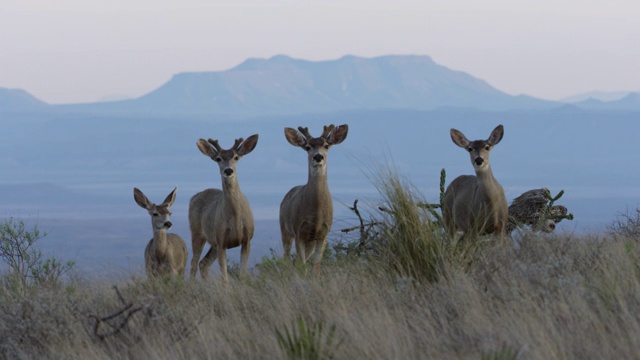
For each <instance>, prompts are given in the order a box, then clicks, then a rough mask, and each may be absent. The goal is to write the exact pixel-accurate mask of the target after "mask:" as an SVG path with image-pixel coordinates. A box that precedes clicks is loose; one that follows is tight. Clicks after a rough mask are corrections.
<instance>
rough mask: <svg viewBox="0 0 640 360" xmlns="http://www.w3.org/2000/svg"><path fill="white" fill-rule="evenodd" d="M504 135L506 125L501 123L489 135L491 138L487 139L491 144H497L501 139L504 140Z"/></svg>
mask: <svg viewBox="0 0 640 360" xmlns="http://www.w3.org/2000/svg"><path fill="white" fill-rule="evenodd" d="M502 136H504V126H502V124H500V125H498V126H496V128H495V129H493V131H492V132H491V135H490V136H489V139H487V142H488V143H489V144H491V146H493V145H496V144H498V143H499V142H500V140H502Z"/></svg>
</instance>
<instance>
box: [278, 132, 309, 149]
mask: <svg viewBox="0 0 640 360" xmlns="http://www.w3.org/2000/svg"><path fill="white" fill-rule="evenodd" d="M284 137H285V138H287V141H288V142H289V144H291V145H293V146H299V147H303V146H304V145H305V144H306V143H307V140H305V138H304V136H302V134H301V133H300V132H299V131H298V130H296V129H292V128H284Z"/></svg>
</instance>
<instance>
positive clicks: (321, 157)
mask: <svg viewBox="0 0 640 360" xmlns="http://www.w3.org/2000/svg"><path fill="white" fill-rule="evenodd" d="M313 160H314V161H315V162H320V161H322V160H324V156H322V155H321V154H315V155H314V156H313Z"/></svg>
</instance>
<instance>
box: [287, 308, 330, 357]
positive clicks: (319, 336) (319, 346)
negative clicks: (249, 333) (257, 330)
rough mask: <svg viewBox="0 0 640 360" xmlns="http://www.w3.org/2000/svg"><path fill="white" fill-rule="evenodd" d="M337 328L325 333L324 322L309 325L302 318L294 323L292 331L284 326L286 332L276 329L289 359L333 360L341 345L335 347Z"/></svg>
mask: <svg viewBox="0 0 640 360" xmlns="http://www.w3.org/2000/svg"><path fill="white" fill-rule="evenodd" d="M335 332H336V326H335V325H333V326H331V327H330V328H329V330H328V331H326V332H325V325H324V322H322V321H318V322H313V323H310V324H309V323H308V320H305V319H304V318H302V317H299V318H298V319H297V320H296V321H294V322H292V324H291V329H289V327H288V326H286V325H285V326H284V331H283V332H280V330H278V329H276V336H277V337H278V345H279V346H280V349H281V350H282V351H283V352H284V354H286V356H287V358H288V359H305V360H315V359H332V358H333V353H334V352H335V350H336V349H337V348H338V347H339V346H340V344H341V343H338V344H336V345H334V335H335Z"/></svg>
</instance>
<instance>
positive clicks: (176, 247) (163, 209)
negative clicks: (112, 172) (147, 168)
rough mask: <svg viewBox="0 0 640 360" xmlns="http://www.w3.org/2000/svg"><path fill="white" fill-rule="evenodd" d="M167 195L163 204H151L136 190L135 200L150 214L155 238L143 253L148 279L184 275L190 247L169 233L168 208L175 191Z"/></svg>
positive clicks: (178, 237)
mask: <svg viewBox="0 0 640 360" xmlns="http://www.w3.org/2000/svg"><path fill="white" fill-rule="evenodd" d="M177 189H178V188H175V189H173V191H172V192H171V193H170V194H169V195H168V196H167V198H166V199H164V201H163V202H162V204H160V205H156V204H154V203H152V202H151V201H149V199H147V197H146V196H145V195H144V194H143V193H142V191H140V190H139V189H138V188H133V199H134V200H135V201H136V203H137V204H138V205H140V207H141V208H143V209H146V210H147V211H148V212H149V215H151V227H152V229H153V238H152V239H151V240H149V243H148V244H147V247H146V249H145V250H144V265H145V268H146V270H147V275H148V276H149V277H156V276H163V275H167V274H175V275H180V276H184V271H185V268H186V266H187V256H188V255H187V245H185V243H184V241H183V240H182V238H180V236H178V235H176V234H167V230H168V229H170V228H171V226H172V224H171V220H170V218H171V212H169V208H170V207H171V205H173V202H174V201H175V200H176V190H177Z"/></svg>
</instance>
